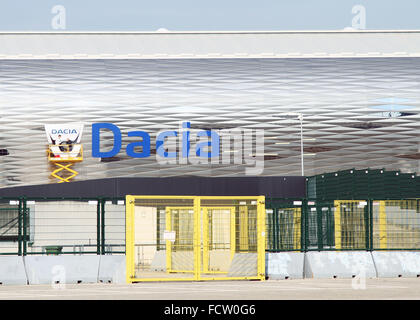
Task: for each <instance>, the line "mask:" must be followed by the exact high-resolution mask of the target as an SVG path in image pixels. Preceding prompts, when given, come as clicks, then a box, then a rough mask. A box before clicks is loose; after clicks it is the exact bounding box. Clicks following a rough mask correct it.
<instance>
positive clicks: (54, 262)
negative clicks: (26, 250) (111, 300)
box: [24, 255, 100, 285]
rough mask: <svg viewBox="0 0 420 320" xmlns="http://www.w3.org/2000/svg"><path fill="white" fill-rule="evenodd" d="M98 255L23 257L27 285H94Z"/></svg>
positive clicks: (96, 278)
mask: <svg viewBox="0 0 420 320" xmlns="http://www.w3.org/2000/svg"><path fill="white" fill-rule="evenodd" d="M99 261H100V256H98V255H59V256H25V257H24V263H25V268H26V274H27V277H28V281H29V284H52V285H57V284H66V283H67V284H70V283H96V282H98V273H99Z"/></svg>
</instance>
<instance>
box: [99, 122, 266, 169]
mask: <svg viewBox="0 0 420 320" xmlns="http://www.w3.org/2000/svg"><path fill="white" fill-rule="evenodd" d="M103 131H107V132H108V134H109V133H110V134H112V138H111V141H112V142H113V145H112V149H111V150H106V151H105V150H101V145H100V142H101V132H103ZM127 137H129V138H130V140H131V141H132V140H133V138H135V140H136V141H134V142H130V143H128V144H127V146H126V148H125V152H126V154H127V155H128V156H129V157H132V158H148V157H150V155H151V153H152V150H153V151H154V150H156V160H157V161H158V162H159V163H160V164H212V165H213V164H223V165H227V164H235V165H238V164H239V165H240V164H243V165H245V166H246V174H251V175H257V174H261V173H262V171H263V169H264V131H263V130H251V129H242V128H233V129H223V130H197V129H191V123H190V122H181V123H180V125H179V128H178V130H166V131H160V132H158V133H157V134H156V139H155V141H154V146H155V147H154V148H153V147H152V145H153V142H152V141H151V136H150V134H149V133H148V132H145V131H141V130H135V131H129V132H127ZM122 142H123V135H122V133H121V130H120V128H119V127H118V126H116V125H115V124H112V123H108V122H103V123H94V124H92V156H93V157H95V158H110V157H114V156H116V155H117V154H118V153H119V152H120V151H121V148H122V145H123V143H122ZM232 142H233V143H232ZM220 150H223V152H220ZM232 156H233V157H232ZM232 158H233V159H232ZM250 166H251V168H249V167H250Z"/></svg>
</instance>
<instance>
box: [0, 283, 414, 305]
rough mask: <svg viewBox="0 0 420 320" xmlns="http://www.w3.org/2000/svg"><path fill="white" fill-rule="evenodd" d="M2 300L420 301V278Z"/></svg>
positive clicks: (75, 288) (50, 291)
mask: <svg viewBox="0 0 420 320" xmlns="http://www.w3.org/2000/svg"><path fill="white" fill-rule="evenodd" d="M0 299H1V300H4V299H6V300H8V299H13V300H26V299H30V300H120V299H122V300H302V299H304V300H311V299H316V300H319V299H321V300H343V299H344V300H348V299H350V300H373V299H375V300H387V299H390V300H397V299H404V300H407V299H420V278H389V279H366V280H365V281H363V280H360V279H300V280H299V279H289V280H268V281H209V282H147V283H135V284H131V285H127V284H121V285H119V284H107V283H97V284H71V285H70V284H67V285H61V286H60V285H56V286H52V285H26V286H12V285H2V286H0Z"/></svg>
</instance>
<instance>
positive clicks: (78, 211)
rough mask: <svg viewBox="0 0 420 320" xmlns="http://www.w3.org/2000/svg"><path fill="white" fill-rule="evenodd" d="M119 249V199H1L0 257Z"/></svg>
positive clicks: (121, 238) (121, 250)
mask: <svg viewBox="0 0 420 320" xmlns="http://www.w3.org/2000/svg"><path fill="white" fill-rule="evenodd" d="M123 253H125V200H124V199H123V198H112V199H111V198H94V199H87V198H25V197H22V198H15V199H11V198H1V199H0V255H23V256H24V255H44V254H123Z"/></svg>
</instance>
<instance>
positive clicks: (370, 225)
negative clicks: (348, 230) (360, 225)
mask: <svg viewBox="0 0 420 320" xmlns="http://www.w3.org/2000/svg"><path fill="white" fill-rule="evenodd" d="M368 204H369V251H372V250H373V200H372V199H369V200H368Z"/></svg>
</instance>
